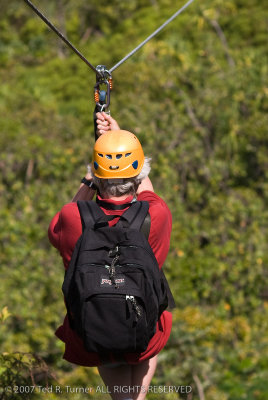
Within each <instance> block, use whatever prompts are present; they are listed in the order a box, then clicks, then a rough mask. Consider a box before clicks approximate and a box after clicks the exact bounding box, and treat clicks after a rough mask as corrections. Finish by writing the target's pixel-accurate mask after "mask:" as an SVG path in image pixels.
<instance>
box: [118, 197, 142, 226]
mask: <svg viewBox="0 0 268 400" xmlns="http://www.w3.org/2000/svg"><path fill="white" fill-rule="evenodd" d="M148 210H149V203H148V201H135V202H134V203H132V204H131V206H130V207H129V208H128V209H127V211H125V212H124V213H123V214H122V215H121V217H120V220H119V222H118V224H119V223H120V222H122V224H123V226H127V227H129V228H132V229H136V230H138V231H139V230H141V227H142V225H143V223H144V220H145V218H146V215H147V214H148ZM119 225H120V224H119Z"/></svg>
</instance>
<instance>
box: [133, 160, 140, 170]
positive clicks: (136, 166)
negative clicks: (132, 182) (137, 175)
mask: <svg viewBox="0 0 268 400" xmlns="http://www.w3.org/2000/svg"><path fill="white" fill-rule="evenodd" d="M138 165H139V163H138V160H136V161H134V162H133V163H132V167H133V168H134V169H137V168H138Z"/></svg>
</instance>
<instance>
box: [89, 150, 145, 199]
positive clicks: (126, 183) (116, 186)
mask: <svg viewBox="0 0 268 400" xmlns="http://www.w3.org/2000/svg"><path fill="white" fill-rule="evenodd" d="M150 161H151V158H148V157H145V159H144V164H143V167H142V170H141V172H140V173H139V175H137V176H134V177H133V178H123V179H119V178H118V179H101V178H97V177H96V176H95V175H94V173H93V171H92V167H91V165H88V172H89V173H90V174H91V175H92V179H93V182H94V184H95V185H96V186H97V188H98V190H99V192H100V194H101V195H102V196H103V197H109V196H114V197H119V196H122V195H124V194H132V195H135V193H136V191H137V189H138V186H139V184H140V183H141V181H142V180H143V179H144V178H146V177H147V176H148V175H149V173H150V171H151V166H150Z"/></svg>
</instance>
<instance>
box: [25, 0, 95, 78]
mask: <svg viewBox="0 0 268 400" xmlns="http://www.w3.org/2000/svg"><path fill="white" fill-rule="evenodd" d="M24 1H25V3H26V4H28V6H29V7H31V9H32V10H33V11H34V12H35V13H36V14H37V15H38V17H40V18H41V19H42V20H43V21H44V22H45V23H46V24H47V25H48V26H49V27H50V28H51V29H52V30H53V31H54V32H55V33H56V34H57V35H58V36H59V37H60V38H61V40H63V41H64V42H65V43H66V44H67V46H69V47H70V48H71V49H72V50H73V51H74V52H75V53H76V54H77V55H78V57H80V58H81V60H83V61H84V62H85V63H86V64H87V66H88V67H89V68H91V69H92V71H94V72H95V73H96V74H97V75H99V72H98V71H97V69H96V68H95V67H94V66H93V65H92V64H91V63H90V62H89V61H88V60H87V59H86V57H85V56H83V54H81V53H80V51H79V50H77V49H76V48H75V47H74V45H72V43H71V42H70V41H69V40H68V39H66V37H65V36H64V35H63V34H62V33H61V32H60V31H59V30H58V29H57V28H56V27H55V26H54V25H53V24H52V23H51V22H50V21H49V20H48V19H47V18H46V17H45V16H44V15H43V14H42V13H41V11H39V10H38V8H36V7H35V6H34V5H33V3H31V2H30V0H24Z"/></svg>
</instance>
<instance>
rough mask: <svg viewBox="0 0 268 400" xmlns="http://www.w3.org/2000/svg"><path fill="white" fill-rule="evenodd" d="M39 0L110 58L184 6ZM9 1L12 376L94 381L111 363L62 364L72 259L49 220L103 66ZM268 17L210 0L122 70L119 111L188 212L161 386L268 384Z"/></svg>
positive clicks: (71, 183) (5, 24)
mask: <svg viewBox="0 0 268 400" xmlns="http://www.w3.org/2000/svg"><path fill="white" fill-rule="evenodd" d="M34 3H35V4H36V5H37V6H38V7H39V8H40V9H41V10H42V11H43V12H44V13H45V14H46V15H47V16H48V18H50V19H51V20H52V21H53V23H55V25H57V26H58V27H59V29H60V30H61V31H62V32H64V33H65V34H66V35H67V36H68V38H69V39H70V40H71V41H72V42H73V43H74V44H75V45H76V46H77V47H78V48H79V49H80V50H81V52H82V53H83V54H85V56H86V57H87V58H88V59H89V60H90V61H91V62H92V63H93V64H94V65H98V64H105V65H107V66H108V67H112V66H113V65H114V64H115V63H116V62H117V61H118V60H119V59H121V58H122V57H123V56H124V55H125V54H127V53H128V52H129V51H130V50H132V49H133V48H134V47H135V46H136V45H137V44H138V43H139V42H140V41H142V40H143V39H144V38H145V37H146V36H148V35H149V34H150V33H151V32H152V31H153V30H154V29H156V28H157V27H158V26H159V25H160V24H162V23H163V22H164V21H165V19H167V18H168V17H169V16H170V15H171V14H172V13H173V12H175V11H176V9H177V8H179V6H180V5H179V6H178V4H175V5H174V2H172V1H171V0H150V1H149V0H131V1H127V2H122V1H119V0H113V1H111V2H109V3H107V2H105V1H99V0H98V1H97V0H94V1H90V2H88V1H85V0H69V1H66V0H59V1H50V2H47V1H44V0H36V1H35V2H34ZM0 4H1V11H2V13H1V16H0V78H1V86H0V131H1V135H0V146H1V157H0V170H1V175H0V176H1V178H0V194H1V208H0V239H1V242H0V243H1V252H0V264H1V283H2V284H1V288H0V304H1V306H0V310H1V313H0V347H1V353H2V355H1V358H0V360H1V363H0V382H1V385H2V386H10V385H11V386H12V385H13V384H15V383H16V384H18V385H19V384H20V385H26V384H28V385H31V384H32V383H33V381H32V377H31V371H33V370H34V369H35V368H36V369H39V370H40V369H41V370H42V371H43V372H44V371H47V374H44V373H43V375H42V376H43V381H42V385H44V386H45V385H47V384H48V385H50V384H59V385H63V386H64V385H73V386H79V385H81V386H83V387H86V386H88V385H89V384H90V386H92V387H93V386H96V385H100V384H101V380H100V378H99V377H98V374H97V370H96V368H91V369H88V368H82V367H74V366H72V365H70V364H68V363H67V362H65V361H64V360H62V354H63V351H64V345H63V344H62V343H61V342H60V341H58V339H56V338H55V336H54V331H55V329H56V328H57V326H58V325H59V324H60V323H61V321H62V319H63V317H64V314H65V309H64V303H63V298H62V294H61V284H62V280H63V274H64V271H63V268H62V265H61V262H60V260H59V255H58V254H57V253H56V251H55V250H54V249H53V248H52V247H51V246H50V244H49V243H48V239H47V228H48V225H49V222H50V220H51V218H52V217H53V215H54V214H55V213H56V212H57V211H58V210H59V209H60V208H61V207H62V205H63V204H65V203H66V202H68V201H70V199H71V198H72V196H73V195H74V193H75V192H76V190H77V187H78V185H79V181H80V179H81V177H82V176H84V174H85V170H86V169H85V167H86V165H87V163H88V162H89V161H90V157H91V148H92V145H93V141H94V138H93V124H92V113H93V107H94V102H93V86H94V83H95V77H94V74H93V73H92V71H90V70H89V69H88V68H87V67H86V65H85V64H84V63H82V62H81V61H80V60H79V59H78V58H77V57H76V56H75V55H73V54H72V53H71V52H70V50H69V49H68V48H66V47H65V45H63V44H62V43H61V42H60V41H59V39H58V38H57V37H56V36H55V35H54V34H53V33H51V32H50V31H49V30H48V28H47V27H46V26H45V25H44V23H43V22H42V21H40V20H39V19H37V17H36V16H35V15H34V14H33V12H32V11H31V10H30V9H29V8H28V7H26V5H25V3H24V2H22V1H19V0H10V1H9V2H4V1H0ZM267 14H268V13H267V6H266V3H265V2H264V1H257V0H246V1H240V0H239V1H234V0H229V1H225V2H222V1H220V0H214V1H212V0H207V1H206V2H194V3H193V4H192V5H191V6H190V7H189V8H188V9H187V10H186V11H185V12H184V13H183V14H181V15H180V16H179V17H178V19H176V20H175V21H173V22H172V24H170V25H169V26H168V27H167V28H166V29H165V30H164V31H163V32H162V33H161V34H159V35H158V36H157V37H156V38H154V39H153V40H152V41H150V42H149V43H148V44H147V45H146V46H145V47H144V48H143V49H142V50H140V51H139V52H138V53H136V54H135V55H134V56H133V57H132V58H131V59H130V60H128V61H127V62H126V63H125V64H123V65H122V66H120V68H118V70H115V72H114V74H113V78H114V89H113V92H112V103H111V111H112V115H113V116H114V117H115V118H117V119H118V121H119V123H120V125H121V127H122V128H126V129H129V130H132V131H133V132H135V133H137V135H138V136H139V137H140V139H141V141H142V144H143V146H144V149H145V153H146V154H148V155H149V156H151V157H152V172H151V178H152V181H153V184H154V187H155V191H156V192H157V193H159V194H160V195H161V196H162V197H163V198H164V199H165V200H166V201H167V203H168V205H169V207H170V209H171V211H172V215H173V234H172V241H171V249H170V253H169V256H168V259H167V262H166V265H165V268H166V271H167V276H168V278H169V280H170V282H171V286H172V289H173V292H174V295H175V298H176V302H177V305H178V307H177V309H176V311H175V312H174V322H173V330H172V335H171V338H170V340H169V342H168V345H167V346H166V348H165V350H164V351H163V352H161V354H160V356H159V366H158V369H157V373H156V375H155V377H154V380H153V384H154V385H176V386H178V385H180V384H181V385H192V387H193V390H194V394H193V398H201V397H202V395H201V392H200V391H202V390H203V391H204V395H205V398H206V400H231V399H232V400H241V399H246V400H264V399H266V398H267V396H268V393H267V385H266V382H267V379H268V377H267V367H268V366H267V316H268V312H267V304H268V303H267V282H266V281H267V261H268V260H267V251H266V247H267V240H268V232H267V222H268V214H267V200H268V185H267V179H268V172H267V171H268V168H267V160H268V154H267V145H268V140H267V126H268V118H267V115H268V114H267V111H268V101H267V95H268V89H267V72H268V71H267V54H266V51H267V31H266V28H267V27H266V21H267ZM48 371H52V372H48ZM33 376H34V378H35V379H36V375H33ZM36 383H38V382H37V381H36ZM5 395H6V396H7V395H8V393H6V394H5ZM12 395H14V394H12ZM24 395H25V396H24V397H25V398H43V397H44V398H47V393H43V394H42V393H39V394H38V393H36V392H34V393H32V394H24ZM1 396H2V397H1ZM49 396H50V398H51V399H54V398H57V396H56V394H55V393H54V394H50V395H49ZM0 397H1V398H8V397H3V392H0ZM89 397H91V398H97V394H96V393H91V394H90V395H89ZM102 397H103V398H108V395H104V396H102ZM11 398H14V399H15V397H11ZM16 398H17V397H16ZM19 398H23V396H22V394H20V397H19ZM73 398H74V399H75V400H80V399H82V398H83V396H82V395H79V394H76V395H74V396H73ZM100 398H101V397H100ZM156 398H157V399H160V400H162V399H163V400H164V399H165V400H172V399H175V398H178V395H177V394H172V393H170V394H168V395H167V394H157V395H156V394H153V393H151V394H149V395H148V399H152V400H153V399H156ZM181 398H183V396H182V395H181Z"/></svg>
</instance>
